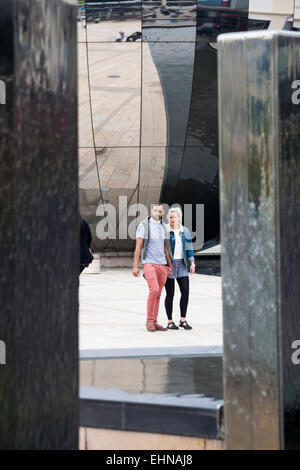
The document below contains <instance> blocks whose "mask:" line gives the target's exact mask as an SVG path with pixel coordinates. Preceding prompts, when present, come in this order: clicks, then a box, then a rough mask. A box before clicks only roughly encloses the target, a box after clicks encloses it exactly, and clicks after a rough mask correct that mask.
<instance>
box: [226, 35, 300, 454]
mask: <svg viewBox="0 0 300 470" xmlns="http://www.w3.org/2000/svg"><path fill="white" fill-rule="evenodd" d="M299 46H300V34H297V33H290V32H289V33H287V32H286V33H284V32H275V31H272V32H271V31H270V32H269V33H263V34H261V33H259V32H253V33H247V34H246V33H244V34H240V35H227V36H222V39H221V38H220V40H219V42H218V47H219V58H220V60H219V90H220V94H219V97H220V101H219V103H220V115H219V118H220V120H219V123H220V150H221V204H222V273H223V305H224V307H223V308H224V377H225V381H224V386H225V388H224V397H225V433H226V441H227V448H228V449H279V448H299V447H300V439H299V435H300V434H299V416H300V373H299V370H300V369H299V367H300V366H299V364H298V362H299V360H298V357H299V352H298V356H297V354H296V348H297V343H296V344H295V341H296V340H299V339H300V323H299V315H298V312H299V303H300V296H299V295H300V294H299V292H300V291H299V282H300V270H299V262H298V260H299V256H300V242H299V236H298V234H299V221H300V209H299V208H300V190H299V188H300V184H299V174H300V171H299V170H300V159H299V155H300V153H299V131H300V128H299V122H300V121H299V113H300V108H299V106H300V105H299V103H300V100H299V92H298V91H297V90H298V88H299V86H298V83H297V82H295V81H296V80H297V78H298V77H299V76H300V66H299V64H300V60H299V59H300V56H299V50H300V48H299ZM298 349H299V344H298ZM293 353H295V354H294V355H293Z"/></svg>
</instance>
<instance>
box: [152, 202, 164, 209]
mask: <svg viewBox="0 0 300 470" xmlns="http://www.w3.org/2000/svg"><path fill="white" fill-rule="evenodd" d="M155 206H162V202H152V203H151V209H152V208H153V207H155Z"/></svg>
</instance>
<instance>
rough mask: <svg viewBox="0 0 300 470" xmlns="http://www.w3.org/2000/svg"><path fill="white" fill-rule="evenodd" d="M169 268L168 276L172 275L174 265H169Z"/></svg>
mask: <svg viewBox="0 0 300 470" xmlns="http://www.w3.org/2000/svg"><path fill="white" fill-rule="evenodd" d="M167 270H168V276H171V274H172V265H171V264H170V266H167Z"/></svg>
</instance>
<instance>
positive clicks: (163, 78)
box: [142, 42, 195, 147]
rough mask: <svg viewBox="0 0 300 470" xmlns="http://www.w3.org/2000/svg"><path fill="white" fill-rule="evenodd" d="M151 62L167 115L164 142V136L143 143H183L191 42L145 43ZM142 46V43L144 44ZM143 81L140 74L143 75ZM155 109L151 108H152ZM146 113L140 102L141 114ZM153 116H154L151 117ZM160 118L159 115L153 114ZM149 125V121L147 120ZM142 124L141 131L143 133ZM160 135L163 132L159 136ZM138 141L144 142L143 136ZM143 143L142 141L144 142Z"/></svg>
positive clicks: (145, 129) (185, 128) (190, 62)
mask: <svg viewBox="0 0 300 470" xmlns="http://www.w3.org/2000/svg"><path fill="white" fill-rule="evenodd" d="M148 45H149V50H150V53H151V56H152V60H153V64H154V66H155V67H156V69H157V73H158V75H159V78H160V83H161V89H162V94H163V96H164V103H165V113H166V117H167V142H166V141H165V139H163V140H160V141H158V138H155V143H154V142H153V143H149V144H147V145H161V146H164V145H168V146H173V147H174V146H183V145H185V139H186V131H187V124H188V117H189V109H190V102H191V92H192V83H193V69H194V53H195V43H193V42H190V43H189V42H174V43H172V42H171V43H164V42H163V43H148ZM144 47H145V45H144ZM143 81H144V74H143ZM154 111H155V110H154ZM144 113H145V114H147V113H148V109H147V103H144V102H143V114H144ZM153 118H154V119H155V116H154V117H153ZM157 119H160V115H157ZM147 123H148V125H149V120H148V121H147ZM147 131H148V129H147V127H146V125H145V126H144V121H143V128H142V134H143V135H144V133H146V134H147ZM160 137H161V138H162V137H163V134H161V136H160ZM142 142H145V140H144V138H143V139H142ZM144 145H145V144H144Z"/></svg>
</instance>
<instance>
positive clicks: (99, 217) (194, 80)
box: [78, 0, 265, 254]
mask: <svg viewBox="0 0 300 470" xmlns="http://www.w3.org/2000/svg"><path fill="white" fill-rule="evenodd" d="M264 27H265V26H264ZM248 28H249V22H248V0H231V1H226V2H225V1H221V0H220V1H219V0H212V1H210V0H207V1H198V2H197V1H196V0H192V1H177V0H172V1H168V0H162V1H147V0H143V1H139V0H133V1H127V0H126V1H125V0H124V1H120V0H119V1H94V2H85V4H84V2H82V4H81V5H79V6H78V68H79V164H80V175H79V187H80V211H81V214H82V215H83V217H85V218H86V220H87V221H88V222H89V224H90V226H91V229H92V233H93V249H94V250H95V251H101V252H103V251H109V252H111V251H115V252H116V253H118V254H120V253H121V252H130V251H132V250H133V249H134V240H133V239H132V238H130V236H127V233H126V232H127V227H129V232H130V231H131V234H133V235H134V229H135V226H136V223H137V221H136V218H135V216H136V212H135V211H136V206H135V205H136V204H137V203H142V204H144V205H145V206H146V207H147V208H148V209H149V207H150V204H151V202H156V201H158V200H160V201H162V202H163V203H166V204H168V205H169V206H171V205H172V204H180V205H181V207H182V208H184V204H191V205H192V206H193V211H194V212H193V215H194V216H195V217H196V212H195V208H196V204H204V240H205V241H209V240H211V239H218V237H219V201H218V199H219V188H218V114H217V48H216V38H217V36H218V34H220V33H223V32H228V31H243V30H247V29H248ZM108 213H109V214H110V215H111V221H112V223H109V222H107V220H108V219H109V217H108V218H107V219H106V226H104V225H105V224H104V220H103V216H104V215H107V214H108ZM140 216H141V218H143V217H142V216H143V214H140ZM114 220H115V221H116V224H115V225H116V227H115V226H114ZM101 221H102V222H101ZM189 223H190V224H191V220H189ZM193 223H195V221H194V220H193ZM190 228H191V229H192V228H193V227H192V226H190ZM103 233H105V234H106V235H103Z"/></svg>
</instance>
